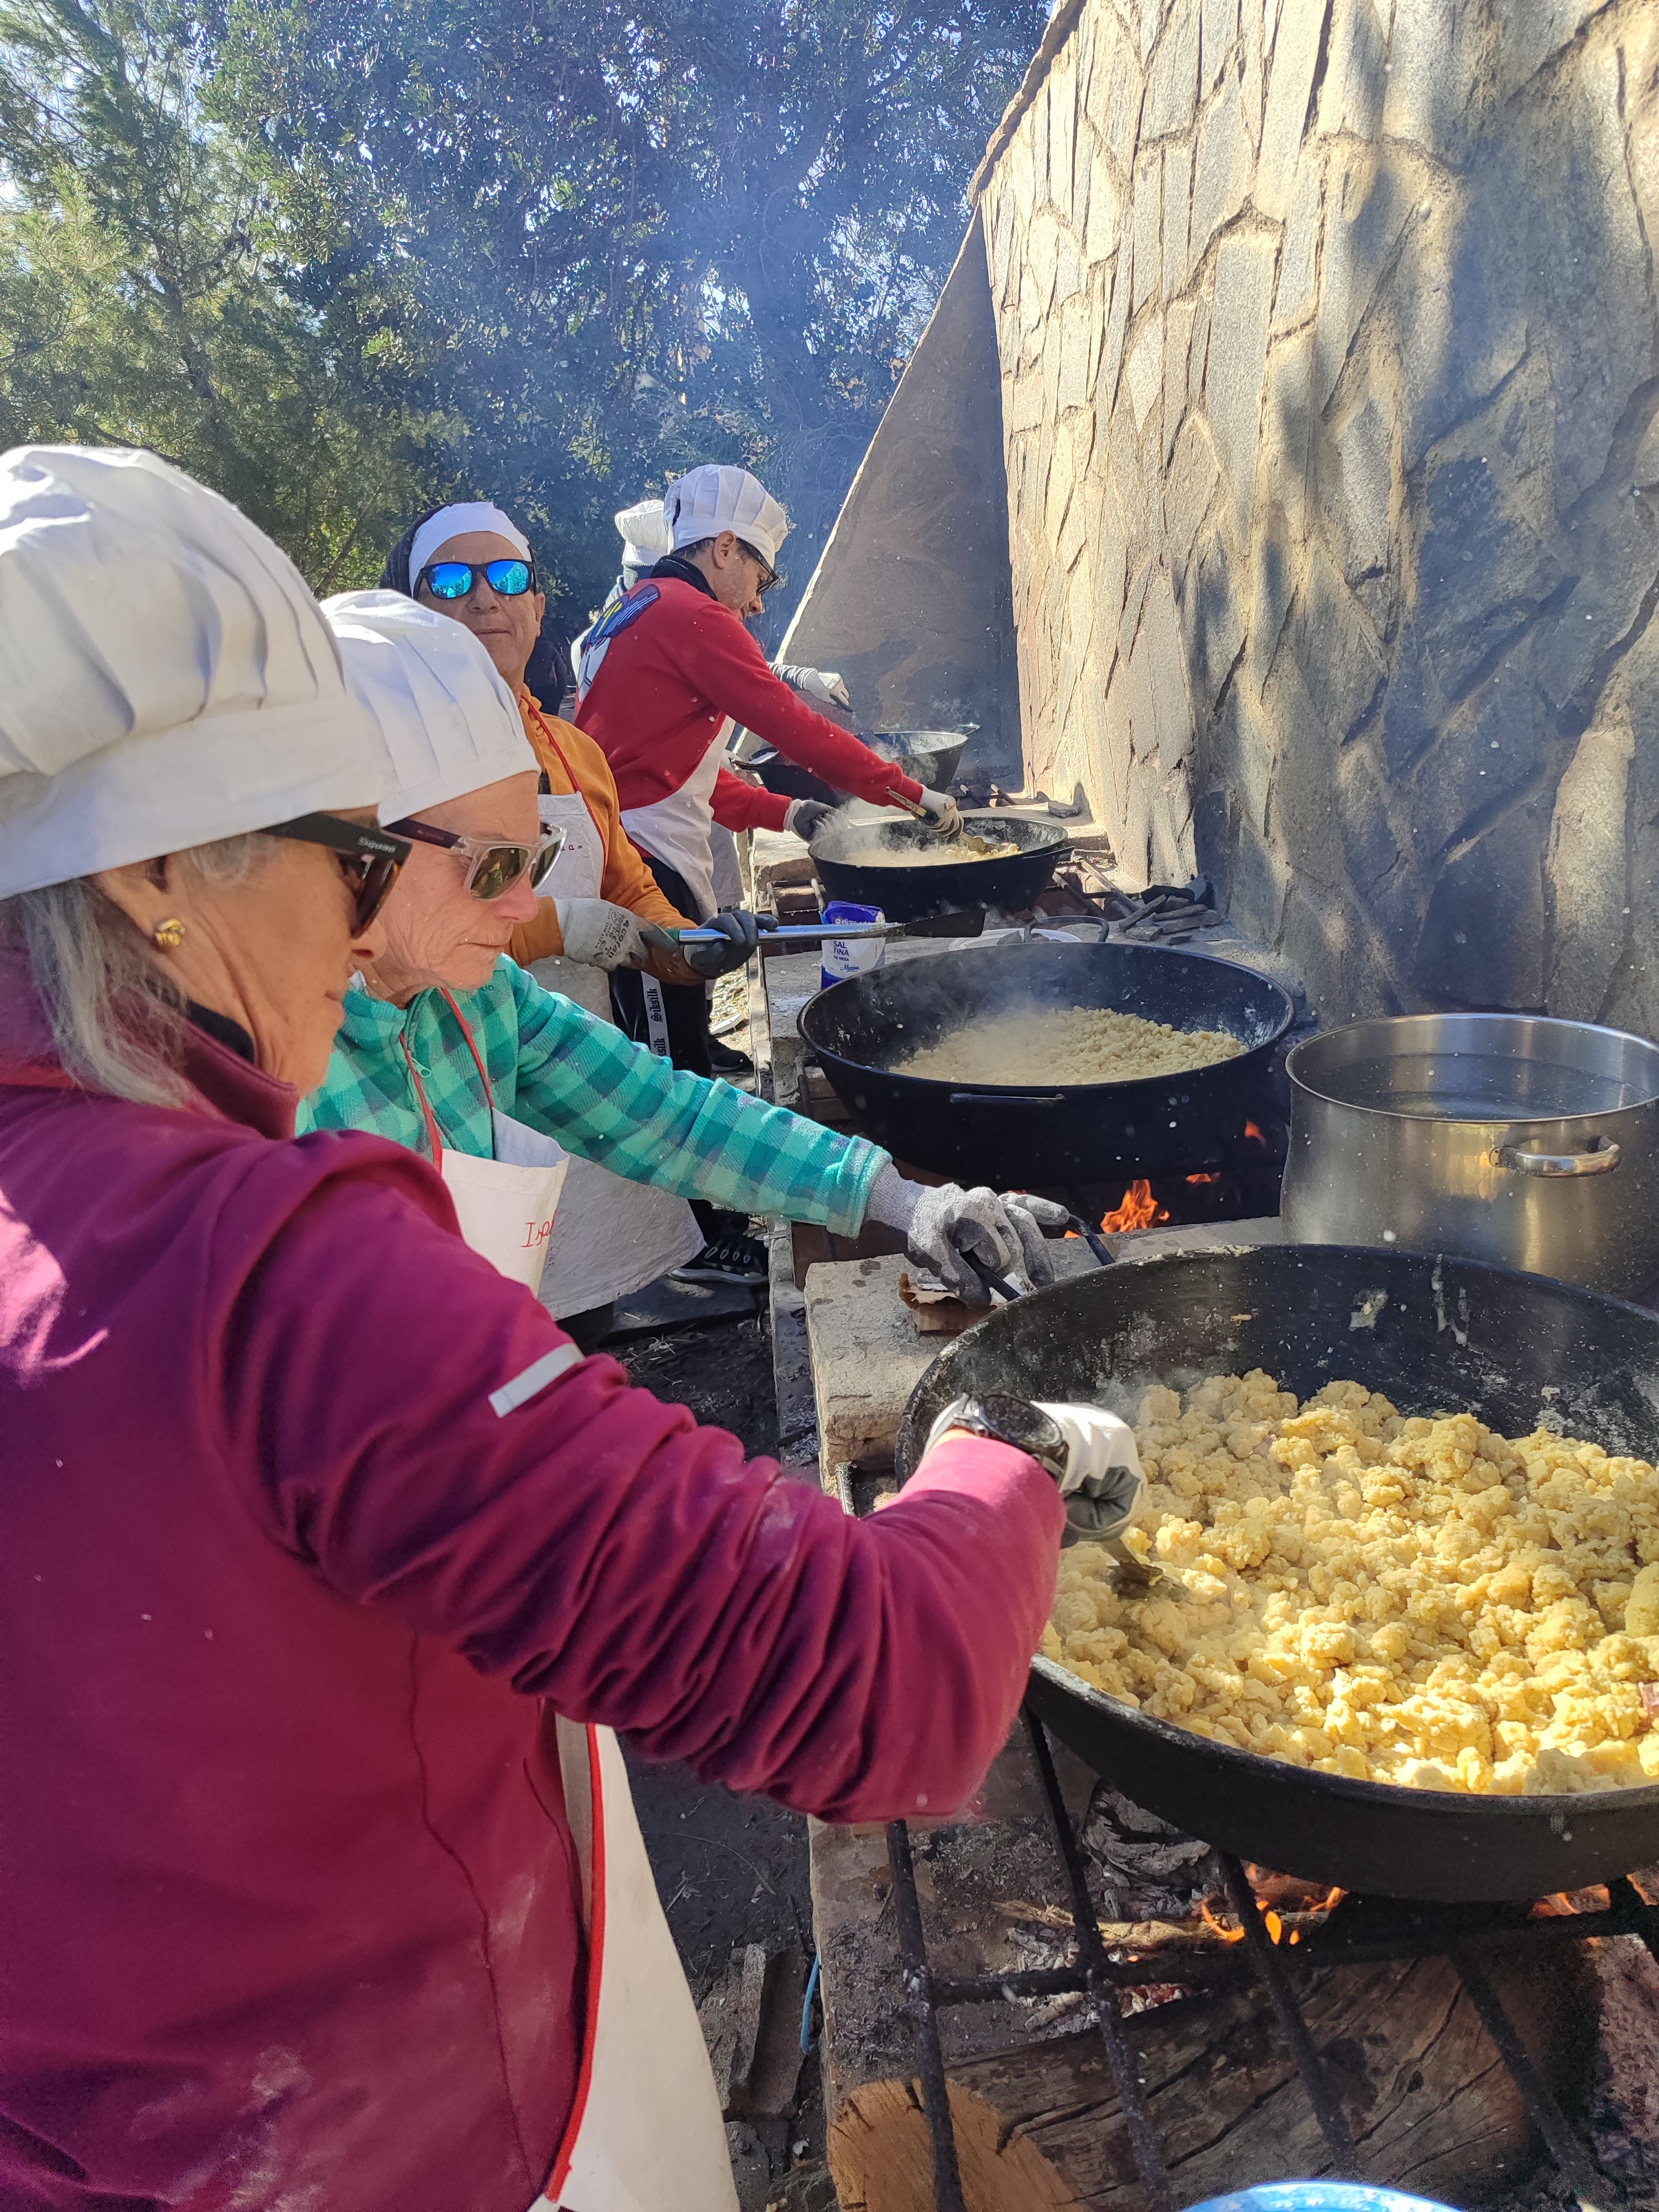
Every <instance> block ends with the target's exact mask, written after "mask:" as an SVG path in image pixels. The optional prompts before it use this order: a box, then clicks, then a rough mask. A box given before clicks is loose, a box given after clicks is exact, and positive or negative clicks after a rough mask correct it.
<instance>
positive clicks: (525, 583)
mask: <svg viewBox="0 0 1659 2212" xmlns="http://www.w3.org/2000/svg"><path fill="white" fill-rule="evenodd" d="M480 576H483V578H484V579H485V580H486V581H487V582H488V583H489V588H490V590H491V591H492V592H498V593H499V594H500V596H501V598H502V599H521V598H522V597H523V596H524V594H525V592H528V591H532V590H533V589H534V588H535V583H536V571H535V570H534V568H532V566H531V565H530V563H529V562H528V561H486V562H484V564H483V568H475V567H474V566H473V564H472V562H471V561H428V562H427V564H426V566H425V568H422V571H421V573H420V574H419V575H418V576H417V577H416V579H415V588H416V591H417V592H418V591H419V590H420V588H421V586H422V584H424V585H425V586H426V587H427V589H428V591H429V592H431V594H432V596H433V598H434V599H465V597H466V596H467V593H468V592H470V591H471V589H472V586H474V585H475V584H476V583H477V580H478V579H479V577H480Z"/></svg>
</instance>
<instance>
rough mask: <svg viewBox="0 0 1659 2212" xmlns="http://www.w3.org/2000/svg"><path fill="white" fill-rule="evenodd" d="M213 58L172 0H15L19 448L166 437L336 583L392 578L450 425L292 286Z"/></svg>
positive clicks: (8, 139)
mask: <svg viewBox="0 0 1659 2212" xmlns="http://www.w3.org/2000/svg"><path fill="white" fill-rule="evenodd" d="M203 62H204V56H203V53H202V52H201V50H200V47H199V45H198V42H197V33H195V32H194V31H193V29H192V27H191V23H190V21H189V20H188V18H187V17H185V15H183V13H182V11H176V10H174V9H173V8H172V7H171V6H170V5H167V4H166V0H162V4H155V0H151V3H150V4H142V0H0V143H3V145H4V149H5V159H6V167H7V171H8V183H9V186H10V191H9V196H8V200H7V202H6V203H5V204H0V446H9V445H16V444H21V443H25V442H31V441H82V442H88V443H90V442H100V443H113V444H119V445H146V446H150V447H154V448H155V450H156V451H157V452H160V453H165V454H166V455H167V457H168V458H169V459H173V460H176V461H178V462H179V464H180V465H182V466H183V467H185V468H187V469H189V470H190V471H191V473H192V474H193V475H196V476H198V477H202V478H203V479H204V481H205V482H207V483H211V484H213V485H215V486H216V488H217V489H219V490H221V491H222V492H224V493H225V494H226V495H228V497H230V498H232V499H234V500H235V501H237V502H238V504H239V505H240V506H241V507H244V508H245V509H246V512H247V513H249V514H250V515H252V517H253V519H254V520H256V521H257V522H258V523H259V524H260V525H261V526H263V527H264V529H266V530H268V531H269V532H270V533H271V535H272V536H273V537H274V538H276V539H277V541H278V542H279V543H280V544H283V546H284V547H285V548H286V549H287V550H288V551H289V553H290V554H291V555H292V556H293V557H294V559H295V561H296V562H298V564H299V566H300V567H301V569H302V570H303V571H304V572H305V574H307V577H308V578H309V579H310V580H311V581H312V582H313V585H315V586H317V587H318V588H319V590H330V591H331V590H340V589H343V588H345V587H346V586H349V585H351V584H354V583H363V582H372V581H373V580H374V577H375V576H376V575H378V574H379V568H380V550H381V548H382V547H383V545H384V543H385V540H386V535H387V533H388V532H389V531H395V529H396V527H397V526H398V522H399V520H400V518H401V515H402V513H403V512H404V509H405V508H406V507H407V506H408V505H409V504H410V501H412V500H418V499H419V498H421V497H422V495H423V494H424V489H425V485H426V483H427V481H428V477H429V476H430V474H431V473H432V470H431V455H432V452H433V449H434V448H435V447H440V448H441V437H442V435H443V434H444V433H445V431H446V430H447V428H448V427H449V426H447V425H446V424H444V423H443V422H442V419H441V416H437V415H436V414H435V413H433V412H431V411H428V413H427V414H426V415H424V416H422V415H417V414H416V413H414V412H413V411H412V410H408V409H406V408H404V407H403V406H402V405H401V404H399V403H398V402H396V401H395V400H394V401H393V402H392V404H387V400H386V395H385V394H384V393H382V392H377V391H376V390H375V388H374V386H375V365H374V359H373V356H372V350H371V349H369V348H367V347H365V346H364V345H363V344H362V343H360V342H359V343H355V344H354V343H353V340H354V338H355V336H356V334H355V333H353V332H349V331H347V332H342V331H339V330H338V329H337V328H336V327H333V326H331V322H330V319H329V318H328V317H327V316H326V315H319V313H318V312H317V310H316V309H315V307H313V306H311V305H310V304H309V303H307V302H305V301H301V300H300V299H298V298H297V297H295V295H293V294H292V293H291V292H290V291H289V289H288V287H287V284H286V281H285V270H284V268H283V263H282V260H281V258H280V255H279V254H278V252H276V246H277V244H278V237H277V234H276V229H275V227H274V225H273V222H272V213H271V207H270V202H269V198H268V196H267V195H266V194H265V193H264V191H263V189H262V188H261V187H259V186H258V185H257V184H256V183H255V182H254V180H253V179H252V177H251V176H250V174H249V173H248V171H247V168H246V164H245V163H244V162H242V161H240V159H239V158H238V155H237V151H236V149H235V147H234V143H231V142H230V141H228V139H227V137H225V136H224V134H223V133H222V132H221V131H217V130H216V129H213V128H211V127H210V126H207V125H204V122H203V120H202V118H201V115H200V97H199V95H200V92H201V88H202V69H203Z"/></svg>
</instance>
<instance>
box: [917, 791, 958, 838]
mask: <svg viewBox="0 0 1659 2212" xmlns="http://www.w3.org/2000/svg"><path fill="white" fill-rule="evenodd" d="M921 805H922V806H923V807H924V808H925V809H926V810H927V819H928V820H929V822H931V823H932V824H933V827H934V829H937V830H939V832H940V833H941V835H943V836H946V837H954V836H956V834H957V830H958V829H961V827H962V809H961V808H960V807H959V806H958V805H957V802H956V801H955V799H952V798H951V794H950V793H949V792H948V791H927V790H924V791H923V793H922V794H921Z"/></svg>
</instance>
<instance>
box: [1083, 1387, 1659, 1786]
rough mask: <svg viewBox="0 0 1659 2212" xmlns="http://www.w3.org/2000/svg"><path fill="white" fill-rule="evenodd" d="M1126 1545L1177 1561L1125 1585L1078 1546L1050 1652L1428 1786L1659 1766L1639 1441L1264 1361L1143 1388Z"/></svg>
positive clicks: (1649, 1551)
mask: <svg viewBox="0 0 1659 2212" xmlns="http://www.w3.org/2000/svg"><path fill="white" fill-rule="evenodd" d="M1135 1436H1136V1440H1137V1442H1138V1443H1139V1449H1140V1456H1141V1461H1142V1464H1143V1465H1144V1467H1145V1468H1146V1478H1147V1481H1148V1485H1149V1489H1148V1492H1147V1497H1146V1505H1145V1507H1144V1508H1143V1510H1142V1512H1141V1515H1140V1517H1139V1524H1138V1526H1137V1527H1136V1528H1133V1529H1131V1530H1130V1532H1129V1535H1128V1540H1127V1541H1128V1542H1129V1544H1130V1546H1131V1547H1132V1548H1133V1550H1134V1551H1136V1552H1137V1553H1139V1554H1140V1555H1141V1556H1142V1557H1143V1558H1146V1559H1149V1560H1152V1561H1154V1562H1156V1564H1157V1565H1159V1566H1161V1567H1163V1568H1164V1570H1165V1571H1166V1573H1167V1574H1168V1575H1170V1577H1173V1579H1174V1580H1175V1581H1176V1582H1177V1583H1180V1584H1182V1586H1183V1587H1182V1591H1181V1592H1180V1593H1179V1594H1176V1593H1175V1592H1172V1591H1170V1590H1169V1589H1164V1590H1163V1592H1162V1594H1161V1595H1160V1594H1159V1591H1158V1589H1154V1591H1153V1592H1152V1595H1150V1596H1149V1597H1146V1598H1144V1599H1141V1598H1137V1597H1136V1596H1135V1595H1133V1592H1127V1593H1126V1595H1124V1596H1122V1597H1120V1596H1119V1595H1118V1594H1117V1592H1116V1590H1115V1589H1114V1587H1113V1584H1112V1582H1111V1580H1110V1574H1111V1568H1112V1561H1111V1559H1110V1556H1109V1554H1108V1553H1106V1552H1104V1551H1103V1549H1102V1548H1101V1547H1099V1546H1098V1545H1096V1544H1079V1545H1077V1546H1076V1547H1074V1548H1073V1550H1071V1551H1068V1552H1066V1553H1064V1554H1063V1555H1062V1557H1061V1561H1060V1589H1059V1593H1058V1595H1057V1596H1056V1598H1055V1601H1054V1619H1053V1621H1052V1623H1051V1625H1050V1626H1049V1627H1048V1631H1047V1632H1046V1633H1045V1635H1044V1638H1043V1643H1042V1649H1043V1652H1044V1655H1045V1656H1047V1657H1048V1658H1050V1659H1054V1660H1058V1661H1059V1662H1060V1664H1061V1665H1063V1666H1065V1667H1067V1668H1070V1669H1071V1671H1072V1672H1073V1674H1079V1675H1080V1676H1081V1677H1082V1678H1083V1680H1085V1682H1089V1683H1091V1684H1092V1685H1093V1686H1094V1687H1095V1688H1096V1689H1097V1690H1102V1691H1103V1692H1105V1693H1106V1694H1107V1696H1109V1697H1112V1698H1117V1699H1121V1700H1122V1701H1123V1702H1124V1703H1125V1704H1126V1705H1135V1706H1138V1707H1139V1709H1140V1711H1143V1712H1146V1713H1151V1714H1152V1715H1155V1716H1156V1717H1158V1719H1160V1720H1164V1721H1170V1722H1172V1723H1175V1724H1176V1725H1177V1726H1179V1727H1181V1728H1186V1729H1194V1731H1196V1733H1197V1734H1199V1735H1206V1736H1210V1737H1212V1738H1213V1739H1214V1741H1216V1742H1218V1743H1231V1744H1237V1746H1239V1747H1240V1748H1241V1749H1243V1750H1245V1751H1255V1752H1260V1753H1264V1754H1265V1755H1266V1756H1267V1757H1268V1758H1270V1759H1288V1760H1290V1761H1291V1763H1292V1764H1294V1765H1297V1766H1310V1767H1316V1768H1318V1769H1319V1770H1320V1771H1321V1772H1322V1773H1325V1774H1346V1775H1352V1776H1356V1777H1358V1778H1369V1779H1370V1780H1372V1781H1377V1782H1393V1783H1401V1784H1405V1785H1406V1786H1407V1788H1412V1789H1419V1790H1474V1791H1483V1792H1491V1793H1495V1794H1498V1795H1500V1796H1533V1795H1539V1794H1543V1795H1555V1794H1559V1793H1568V1792H1577V1791H1583V1790H1613V1789H1618V1788H1620V1787H1623V1786H1625V1785H1627V1784H1641V1783H1646V1782H1659V1726H1656V1723H1659V1480H1656V1477H1655V1474H1654V1470H1653V1469H1652V1468H1651V1467H1650V1466H1649V1465H1648V1463H1647V1462H1646V1461H1645V1460H1637V1459H1616V1458H1610V1457H1609V1456H1608V1455H1607V1453H1606V1452H1604V1451H1602V1450H1601V1449H1600V1447H1599V1446H1597V1445H1595V1444H1587V1443H1578V1442H1577V1441H1576V1440H1575V1439H1574V1438H1572V1437H1559V1436H1553V1435H1550V1434H1548V1433H1547V1432H1546V1431H1537V1432H1536V1433H1535V1434H1534V1435H1532V1436H1529V1437H1519V1438H1517V1439H1516V1440H1514V1441H1510V1440H1508V1439H1506V1438H1505V1437H1500V1436H1497V1435H1495V1434H1494V1433H1493V1432H1492V1430H1490V1429H1487V1428H1485V1427H1483V1426H1482V1425H1481V1424H1480V1422H1479V1421H1477V1420H1476V1419H1474V1416H1473V1415H1472V1414H1469V1413H1453V1414H1449V1415H1446V1416H1443V1417H1442V1418H1440V1419H1435V1420H1423V1419H1409V1420H1408V1419H1405V1418H1403V1417H1402V1416H1401V1414H1399V1413H1396V1412H1395V1408H1394V1407H1392V1406H1391V1405H1390V1404H1389V1401H1388V1400H1387V1399H1386V1398H1383V1397H1380V1396H1376V1395H1373V1394H1372V1393H1370V1391H1367V1390H1366V1389H1364V1388H1363V1386H1362V1385H1360V1384H1359V1383H1329V1384H1328V1385H1327V1386H1326V1388H1325V1389H1322V1391H1320V1393H1319V1394H1318V1395H1317V1396H1316V1397H1314V1398H1310V1399H1309V1401H1307V1403H1306V1405H1305V1406H1302V1407H1298V1406H1297V1401H1296V1399H1295V1398H1294V1397H1292V1396H1291V1394H1290V1393H1289V1392H1288V1391H1283V1390H1280V1389H1279V1386H1278V1385H1277V1383H1275V1382H1274V1381H1273V1377H1272V1376H1269V1375H1264V1374H1263V1373H1262V1372H1261V1370H1260V1369H1256V1370H1255V1371H1253V1372H1252V1373H1250V1374H1249V1375H1244V1376H1237V1375H1222V1376H1212V1377H1211V1378H1209V1379H1208V1380H1207V1381H1206V1382H1204V1383H1200V1384H1199V1385H1198V1387H1197V1388H1196V1389H1194V1390H1192V1391H1190V1392H1189V1393H1188V1398H1187V1402H1186V1406H1185V1408H1184V1409H1183V1407H1182V1401H1181V1399H1180V1397H1179V1396H1178V1395H1177V1394H1176V1392H1175V1391H1173V1390H1167V1389H1161V1388H1160V1389H1152V1390H1149V1391H1148V1392H1147V1394H1146V1398H1145V1400H1144V1401H1142V1404H1141V1407H1140V1413H1139V1419H1138V1421H1137V1423H1136V1427H1135Z"/></svg>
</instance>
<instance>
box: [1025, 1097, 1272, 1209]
mask: <svg viewBox="0 0 1659 2212" xmlns="http://www.w3.org/2000/svg"><path fill="white" fill-rule="evenodd" d="M1264 1122H1265V1124H1266V1126H1265V1127H1264V1126H1263V1124H1264ZM1285 1134H1286V1125H1285V1123H1283V1122H1281V1121H1279V1118H1278V1117H1277V1116H1276V1115H1273V1114H1272V1113H1271V1112H1269V1113H1267V1114H1265V1115H1264V1116H1263V1121H1245V1122H1243V1124H1242V1125H1241V1126H1240V1127H1239V1129H1238V1132H1237V1135H1235V1136H1234V1137H1232V1138H1231V1139H1230V1140H1228V1141H1227V1142H1225V1144H1223V1145H1221V1146H1218V1148H1217V1150H1216V1151H1212V1152H1211V1154H1210V1158H1209V1159H1208V1160H1206V1159H1205V1158H1204V1156H1203V1154H1202V1153H1200V1156H1199V1158H1197V1159H1196V1160H1194V1161H1193V1162H1192V1164H1191V1165H1190V1166H1184V1171H1182V1172H1175V1173H1170V1174H1169V1175H1152V1176H1128V1177H1127V1178H1126V1180H1125V1181H1124V1182H1121V1183H1118V1182H1099V1183H1094V1184H1091V1185H1081V1186H1079V1187H1077V1188H1074V1189H1073V1190H1070V1191H1068V1192H1067V1193H1066V1201H1067V1203H1068V1204H1069V1205H1070V1206H1071V1208H1072V1211H1073V1212H1074V1213H1081V1214H1084V1215H1085V1216H1087V1217H1089V1218H1098V1219H1099V1222H1100V1225H1101V1228H1102V1229H1103V1231H1105V1232H1106V1234H1107V1235H1108V1236H1109V1237H1110V1236H1114V1235H1121V1234H1122V1233H1123V1232H1124V1231H1135V1230H1141V1229H1158V1228H1161V1227H1162V1226H1163V1225H1164V1224H1165V1223H1166V1222H1168V1223H1170V1224H1173V1225H1184V1224H1188V1223H1192V1222H1205V1221H1236V1220H1238V1219H1240V1218H1243V1217H1244V1216H1246V1215H1249V1214H1258V1213H1277V1212H1278V1211H1279V1176H1280V1175H1281V1174H1282V1172H1283V1170H1284V1159H1285ZM1218 1154H1219V1157H1218ZM1183 1165H1184V1164H1183ZM1097 1207H1102V1208H1103V1212H1100V1213H1099V1215H1098V1217H1096V1208H1097Z"/></svg>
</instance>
